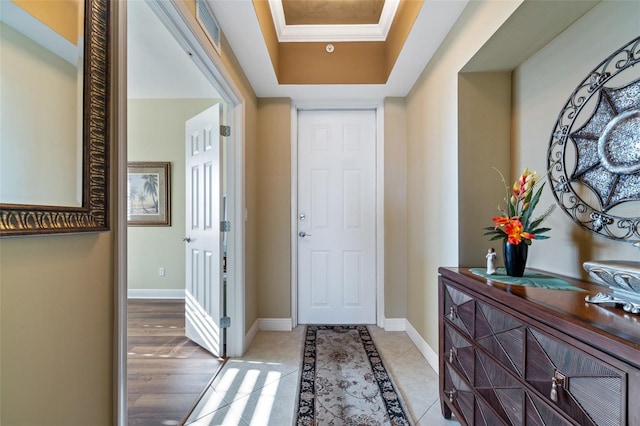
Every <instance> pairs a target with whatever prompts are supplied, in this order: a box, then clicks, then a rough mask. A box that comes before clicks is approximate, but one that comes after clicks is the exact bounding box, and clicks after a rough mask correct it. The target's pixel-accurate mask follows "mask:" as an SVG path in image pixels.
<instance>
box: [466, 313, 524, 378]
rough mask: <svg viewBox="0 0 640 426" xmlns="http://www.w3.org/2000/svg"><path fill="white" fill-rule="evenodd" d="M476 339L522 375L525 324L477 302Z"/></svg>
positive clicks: (504, 363) (508, 366)
mask: <svg viewBox="0 0 640 426" xmlns="http://www.w3.org/2000/svg"><path fill="white" fill-rule="evenodd" d="M474 332H475V333H474V335H475V341H476V342H478V344H479V345H480V346H482V347H483V348H485V349H486V350H487V352H489V353H490V354H491V355H493V356H495V357H496V358H497V359H499V360H500V362H501V363H502V365H503V366H504V367H505V368H507V369H509V370H510V371H512V372H513V373H515V374H516V375H518V376H519V377H522V375H523V372H524V368H523V359H524V357H523V356H522V355H523V352H524V336H525V327H524V324H522V323H521V322H519V321H517V320H516V319H515V318H513V317H512V316H510V315H508V314H506V313H504V312H502V311H499V310H497V309H494V308H492V307H491V306H489V305H487V304H485V303H480V302H478V303H477V306H476V317H475V330H474Z"/></svg>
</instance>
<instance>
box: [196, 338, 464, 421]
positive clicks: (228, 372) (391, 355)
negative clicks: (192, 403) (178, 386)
mask: <svg viewBox="0 0 640 426" xmlns="http://www.w3.org/2000/svg"><path fill="white" fill-rule="evenodd" d="M369 330H370V332H371V335H372V336H373V341H374V343H375V345H376V347H377V348H378V351H379V352H380V354H381V356H382V358H383V360H384V363H385V366H386V367H387V370H388V371H389V374H391V376H392V377H393V380H394V382H395V384H396V385H397V386H398V388H399V390H400V393H401V394H402V398H403V399H404V401H405V403H406V405H407V408H408V410H409V414H410V415H411V417H412V418H413V421H414V422H415V424H416V425H417V426H426V425H429V426H441V425H442V426H445V425H447V426H448V425H457V424H458V422H456V421H454V420H446V419H444V418H443V417H442V415H441V413H440V401H439V399H438V376H437V375H436V373H435V372H434V371H433V369H432V368H431V366H430V365H429V364H428V363H427V361H426V360H425V359H424V357H423V356H422V354H421V353H420V352H419V351H418V349H417V348H416V347H415V345H414V344H413V342H411V339H409V337H408V336H407V334H406V333H405V332H400V331H384V330H382V329H381V328H378V327H375V326H369ZM303 342H304V326H300V327H296V328H295V329H294V330H293V331H291V332H283V331H260V332H258V334H257V335H256V337H255V339H254V340H253V342H252V343H251V345H250V346H249V348H248V350H247V351H246V353H245V354H244V356H243V357H241V358H231V359H229V360H228V361H227V363H226V364H225V366H224V367H223V368H222V370H221V371H220V373H219V374H218V376H217V377H216V379H215V380H214V381H213V383H212V385H211V386H210V387H209V388H208V389H207V391H206V392H205V394H204V396H203V398H202V399H201V400H200V402H199V404H198V405H197V407H196V408H195V410H194V411H193V412H192V413H191V415H190V417H189V419H188V420H187V422H186V424H187V425H191V426H212V425H225V426H227V425H229V426H231V425H252V426H254V425H255V426H259V425H274V426H275V425H277V426H281V425H291V424H292V423H293V415H294V410H295V402H296V401H295V399H296V394H297V386H298V375H299V367H300V363H301V356H302V345H303Z"/></svg>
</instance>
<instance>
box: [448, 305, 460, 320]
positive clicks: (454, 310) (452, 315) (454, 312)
mask: <svg viewBox="0 0 640 426" xmlns="http://www.w3.org/2000/svg"><path fill="white" fill-rule="evenodd" d="M457 318H458V308H457V307H456V306H452V307H451V308H450V309H449V319H450V320H451V321H453V320H455V319H457Z"/></svg>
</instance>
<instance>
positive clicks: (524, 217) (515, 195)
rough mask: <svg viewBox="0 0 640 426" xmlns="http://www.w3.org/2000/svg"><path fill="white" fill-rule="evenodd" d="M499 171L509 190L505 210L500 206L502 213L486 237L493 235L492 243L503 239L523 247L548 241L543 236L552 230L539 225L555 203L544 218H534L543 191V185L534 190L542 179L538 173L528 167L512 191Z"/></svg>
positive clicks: (507, 190) (548, 213) (552, 207)
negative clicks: (533, 241) (523, 245)
mask: <svg viewBox="0 0 640 426" xmlns="http://www.w3.org/2000/svg"><path fill="white" fill-rule="evenodd" d="M496 171H497V172H498V173H499V174H500V177H501V178H502V182H503V183H504V186H505V190H506V197H505V203H506V210H505V209H503V208H501V207H498V210H499V211H500V212H502V215H501V216H498V217H494V218H493V222H494V224H495V225H494V226H489V227H487V228H484V229H485V231H487V232H485V234H484V235H492V237H491V239H490V240H491V241H493V240H503V241H506V242H508V243H510V244H515V245H517V244H520V243H522V242H524V243H525V244H526V245H531V242H532V240H545V239H547V238H549V237H548V236H546V235H543V234H544V233H545V232H547V231H550V230H551V228H541V227H540V225H541V224H542V222H543V221H544V219H546V218H547V216H549V215H550V214H551V212H552V211H553V209H554V207H555V204H554V205H552V206H551V207H549V209H547V211H546V212H544V214H542V216H539V217H537V218H535V219H533V220H532V219H531V216H532V215H533V210H534V209H535V207H536V205H538V202H539V201H540V195H541V194H542V189H543V188H544V183H542V184H541V185H540V187H539V188H538V189H537V190H535V191H534V189H535V187H536V185H537V184H538V183H539V182H540V179H539V178H538V177H537V176H536V172H532V171H529V169H528V168H527V167H525V169H524V171H523V172H522V175H521V176H520V178H518V180H516V181H515V183H514V184H513V187H511V188H509V186H508V185H507V182H506V180H505V178H504V175H503V174H502V173H500V171H499V170H497V169H496Z"/></svg>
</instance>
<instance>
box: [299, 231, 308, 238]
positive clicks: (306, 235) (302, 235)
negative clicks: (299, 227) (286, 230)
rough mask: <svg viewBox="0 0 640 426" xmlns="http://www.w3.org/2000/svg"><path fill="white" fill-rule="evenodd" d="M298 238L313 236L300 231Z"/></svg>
mask: <svg viewBox="0 0 640 426" xmlns="http://www.w3.org/2000/svg"><path fill="white" fill-rule="evenodd" d="M298 236H299V237H300V238H304V237H310V236H311V234H307V233H306V232H304V231H300V232H298Z"/></svg>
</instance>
